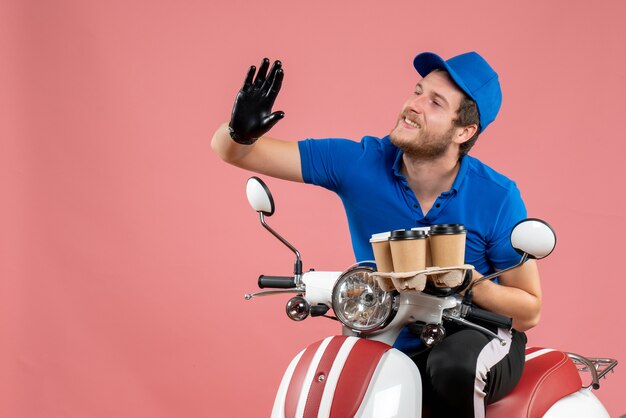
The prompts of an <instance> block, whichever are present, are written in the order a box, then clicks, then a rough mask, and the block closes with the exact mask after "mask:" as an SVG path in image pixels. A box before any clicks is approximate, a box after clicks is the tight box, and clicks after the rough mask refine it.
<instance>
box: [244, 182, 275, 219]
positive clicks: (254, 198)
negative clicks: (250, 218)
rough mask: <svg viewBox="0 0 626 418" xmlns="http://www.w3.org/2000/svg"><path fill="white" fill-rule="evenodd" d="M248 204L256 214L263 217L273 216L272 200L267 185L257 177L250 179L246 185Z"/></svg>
mask: <svg viewBox="0 0 626 418" xmlns="http://www.w3.org/2000/svg"><path fill="white" fill-rule="evenodd" d="M246 196H247V197H248V203H250V206H252V209H254V210H255V211H257V212H261V213H263V215H265V216H272V215H273V214H274V199H273V198H272V194H271V193H270V189H269V188H268V187H267V185H266V184H265V183H264V182H263V180H261V179H260V178H258V177H250V178H249V179H248V183H246Z"/></svg>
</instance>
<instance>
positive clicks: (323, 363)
mask: <svg viewBox="0 0 626 418" xmlns="http://www.w3.org/2000/svg"><path fill="white" fill-rule="evenodd" d="M420 382H421V379H420V374H419V370H418V369H417V366H415V364H414V363H413V362H412V361H411V359H409V358H408V357H407V356H406V355H405V354H403V353H401V352H400V351H398V350H395V349H393V348H391V347H389V346H388V345H386V344H382V343H380V342H377V341H368V340H365V339H360V338H355V337H345V336H336V337H328V338H326V339H325V340H323V341H318V342H316V343H314V344H311V345H310V346H309V347H307V348H306V349H305V350H303V351H302V352H300V353H299V354H298V355H297V356H296V357H295V358H294V359H293V360H292V362H291V363H290V365H289V367H288V368H287V370H286V372H285V374H284V376H283V379H282V381H281V384H280V386H279V389H278V393H277V395H276V399H275V401H274V407H273V409H272V418H309V417H329V418H345V417H347V416H358V417H363V418H374V417H375V418H386V417H394V416H420V415H421V404H422V397H421V387H420Z"/></svg>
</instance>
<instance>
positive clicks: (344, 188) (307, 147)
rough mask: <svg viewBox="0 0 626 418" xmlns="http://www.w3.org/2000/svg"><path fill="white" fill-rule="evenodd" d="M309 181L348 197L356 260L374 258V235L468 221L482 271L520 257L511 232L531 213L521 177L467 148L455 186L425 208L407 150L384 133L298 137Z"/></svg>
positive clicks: (469, 246)
mask: <svg viewBox="0 0 626 418" xmlns="http://www.w3.org/2000/svg"><path fill="white" fill-rule="evenodd" d="M298 145H299V149H300V158H301V163H302V176H303V178H304V181H305V182H306V183H311V184H316V185H319V186H322V187H325V188H327V189H329V190H332V191H334V192H335V193H337V195H339V197H340V198H341V201H342V202H343V205H344V208H345V211H346V215H347V218H348V225H349V227H350V235H351V238H352V247H353V250H354V254H355V257H356V260H357V261H364V260H373V259H374V255H373V252H372V247H371V245H370V243H369V239H370V237H371V235H372V234H374V233H378V232H385V231H392V230H394V229H409V228H414V227H419V226H429V225H433V224H463V225H465V228H466V229H467V241H466V242H467V243H466V250H465V262H466V263H467V264H471V265H473V266H474V267H475V268H476V270H478V271H479V272H481V273H482V274H489V273H492V272H493V271H495V270H494V269H504V268H506V267H509V266H512V265H514V264H516V263H518V262H519V260H520V256H519V254H517V252H516V251H515V250H513V248H512V247H511V244H510V239H509V237H510V232H511V229H512V227H513V226H514V225H515V224H516V223H517V222H518V221H520V220H522V219H524V218H526V208H525V206H524V202H523V201H522V198H521V196H520V192H519V190H518V188H517V186H516V185H515V183H514V182H513V181H511V180H509V179H508V178H507V177H505V176H503V175H502V174H499V173H497V172H496V171H495V170H493V169H491V168H489V167H488V166H486V165H485V164H483V163H481V162H480V161H479V160H477V159H476V158H473V157H470V156H469V155H466V156H464V157H463V158H462V159H461V166H460V169H459V172H458V174H457V177H456V179H455V181H454V184H453V185H452V188H451V189H450V190H449V191H447V192H444V193H442V194H441V195H440V196H439V197H438V198H437V200H436V201H435V203H434V204H433V206H432V208H431V209H430V210H429V211H428V213H426V214H424V213H423V212H422V209H421V207H420V205H419V202H418V201H417V198H416V197H415V194H414V193H413V191H412V190H411V189H410V187H409V185H408V183H407V181H406V178H405V177H404V176H403V175H402V174H401V173H400V168H401V163H402V151H401V150H400V149H398V148H397V147H396V146H395V145H393V144H392V143H391V141H390V140H389V137H385V138H382V139H379V138H375V137H371V136H366V137H364V138H363V139H362V140H361V142H355V141H351V140H347V139H335V138H333V139H317V140H311V139H308V140H303V141H300V142H299V143H298Z"/></svg>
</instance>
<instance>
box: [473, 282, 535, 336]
mask: <svg viewBox="0 0 626 418" xmlns="http://www.w3.org/2000/svg"><path fill="white" fill-rule="evenodd" d="M479 277H482V275H481V274H480V273H478V272H476V271H474V280H476V279H477V278H479ZM529 280H532V279H529ZM531 292H532V293H531ZM473 293H474V297H473V300H474V302H475V303H476V304H477V305H478V306H480V307H482V308H484V309H487V310H490V311H492V312H495V313H499V314H501V315H506V316H509V317H511V318H513V328H515V329H516V330H518V331H527V330H529V329H530V328H532V327H534V326H535V325H537V323H538V322H539V318H540V317H541V294H540V292H536V291H534V289H529V290H525V289H522V288H518V287H514V286H506V285H503V284H498V283H494V282H492V281H489V280H487V281H484V282H481V283H479V284H477V285H476V286H474V288H473ZM533 293H538V294H533Z"/></svg>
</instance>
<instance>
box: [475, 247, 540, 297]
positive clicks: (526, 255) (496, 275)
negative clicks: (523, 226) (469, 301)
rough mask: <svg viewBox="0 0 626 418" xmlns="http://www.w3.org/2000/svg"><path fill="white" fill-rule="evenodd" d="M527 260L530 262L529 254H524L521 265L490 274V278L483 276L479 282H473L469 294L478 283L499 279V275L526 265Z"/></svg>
mask: <svg viewBox="0 0 626 418" xmlns="http://www.w3.org/2000/svg"><path fill="white" fill-rule="evenodd" d="M526 260H528V254H527V253H524V254H522V259H521V260H520V262H519V263H517V264H516V265H514V266H512V267H509V268H505V269H504V270H498V271H496V272H495V273H491V274H490V275H488V276H483V277H481V278H480V279H478V280H476V281H474V282H472V283H471V284H470V286H469V289H468V292H469V291H471V290H472V289H473V288H474V286H476V285H477V284H478V283H481V282H483V281H485V280H491V279H493V278H494V277H498V276H499V275H501V274H502V273H504V272H505V271H509V270H513V269H514V268H517V267H519V266H521V265H522V264H524V263H525V262H526Z"/></svg>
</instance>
